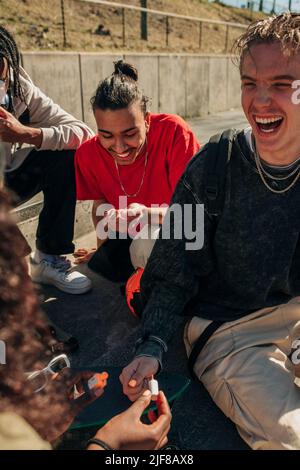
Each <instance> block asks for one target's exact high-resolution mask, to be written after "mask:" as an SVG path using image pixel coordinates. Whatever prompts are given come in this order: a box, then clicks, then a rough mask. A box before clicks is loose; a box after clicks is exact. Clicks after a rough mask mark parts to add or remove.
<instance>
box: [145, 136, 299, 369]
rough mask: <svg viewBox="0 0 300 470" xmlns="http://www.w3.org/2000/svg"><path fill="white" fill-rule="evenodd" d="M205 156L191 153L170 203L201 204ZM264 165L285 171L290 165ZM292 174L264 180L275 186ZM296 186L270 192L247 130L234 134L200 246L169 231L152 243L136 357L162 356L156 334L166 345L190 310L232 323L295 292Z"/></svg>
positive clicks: (281, 185) (275, 171)
mask: <svg viewBox="0 0 300 470" xmlns="http://www.w3.org/2000/svg"><path fill="white" fill-rule="evenodd" d="M206 156H207V150H206V148H205V147H204V149H203V150H202V151H201V152H200V153H199V154H198V155H196V156H195V157H194V158H193V159H192V161H191V162H190V164H189V165H188V167H187V169H186V171H185V173H184V175H183V176H182V178H181V179H180V181H179V183H178V185H177V187H176V190H175V193H174V195H173V198H172V201H171V205H172V204H180V205H181V206H183V205H184V204H193V205H195V204H202V203H203V197H202V194H203V173H204V171H203V170H204V161H205V158H206ZM297 164H299V162H298V163H297ZM265 168H266V170H267V171H268V172H269V173H270V174H272V175H275V176H278V175H279V176H283V177H284V176H286V175H287V174H288V173H290V171H291V168H288V169H284V168H283V169H278V168H273V167H269V166H265ZM294 177H295V175H294V176H292V177H290V178H288V179H285V180H282V181H276V182H275V181H272V180H271V179H269V178H267V181H268V183H269V184H270V185H271V186H272V187H274V188H275V189H280V188H284V187H286V186H287V185H288V184H289V183H290V182H291V181H292V180H293V178H294ZM299 189H300V179H299V180H298V181H297V183H296V184H295V185H294V186H293V187H292V188H291V189H290V190H289V191H287V192H285V193H283V194H274V193H273V192H271V191H270V190H269V189H268V188H267V187H266V186H265V185H264V184H263V182H262V180H261V178H260V176H259V174H258V171H257V168H256V165H255V161H254V157H253V153H252V151H251V150H250V147H249V145H248V143H247V142H246V138H245V134H244V132H242V133H240V134H239V136H238V141H237V142H236V143H235V144H234V146H233V151H232V157H231V160H230V162H229V164H228V167H227V176H226V184H225V200H224V208H223V212H222V215H221V216H220V218H219V220H218V223H217V224H216V223H215V222H214V220H213V218H212V217H211V216H210V215H208V214H207V212H205V223H204V246H203V248H202V249H199V250H197V251H187V250H186V242H187V240H185V238H183V239H181V240H178V239H174V237H173V238H172V237H171V239H170V240H164V239H159V240H157V242H156V244H155V247H154V249H153V252H152V255H151V257H150V259H149V261H148V264H147V267H146V270H145V273H144V275H143V278H142V293H143V297H144V299H145V300H146V307H145V309H144V313H143V338H141V341H140V344H139V346H138V348H137V351H136V354H137V355H141V354H146V355H152V356H155V357H157V358H158V359H159V360H160V361H161V357H162V352H163V348H162V343H161V344H160V343H159V341H157V340H156V338H159V339H160V340H162V341H163V342H164V343H166V344H167V343H168V341H169V340H170V339H171V338H172V335H173V333H174V331H175V329H176V328H177V327H178V326H179V325H180V323H182V321H183V320H184V318H185V317H186V316H188V315H193V316H194V315H197V316H199V317H203V318H207V319H211V320H222V321H232V320H234V319H236V318H239V317H241V316H243V315H247V314H248V313H250V312H253V311H255V310H258V309H260V308H264V307H269V306H273V305H277V304H281V303H285V302H288V301H289V300H290V299H291V298H292V297H294V296H297V295H300V243H299V229H300V191H299ZM171 235H172V227H171ZM149 335H150V337H152V339H149Z"/></svg>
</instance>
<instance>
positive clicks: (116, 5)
mask: <svg viewBox="0 0 300 470" xmlns="http://www.w3.org/2000/svg"><path fill="white" fill-rule="evenodd" d="M78 1H81V2H84V3H94V4H98V5H103V6H107V7H113V8H119V9H121V11H122V25H121V26H122V43H123V47H125V46H126V11H127V10H131V11H136V12H140V13H146V14H149V15H156V16H160V17H164V18H165V35H166V36H165V37H166V46H167V47H168V46H169V35H170V23H169V22H170V18H174V19H178V20H179V19H180V20H186V21H191V22H194V23H198V25H199V50H201V48H202V42H203V24H208V25H218V26H224V27H225V28H226V31H225V47H224V52H228V49H229V30H230V28H239V29H246V28H247V25H245V24H242V23H234V22H227V21H220V20H210V19H206V18H200V17H196V16H187V15H178V14H176V13H171V12H166V11H161V10H152V9H150V8H143V7H138V6H134V5H128V4H124V3H117V2H110V1H106V0H78ZM63 2H64V0H61V11H62V26H63V41H64V47H65V46H66V44H67V39H66V27H65V11H64V7H63Z"/></svg>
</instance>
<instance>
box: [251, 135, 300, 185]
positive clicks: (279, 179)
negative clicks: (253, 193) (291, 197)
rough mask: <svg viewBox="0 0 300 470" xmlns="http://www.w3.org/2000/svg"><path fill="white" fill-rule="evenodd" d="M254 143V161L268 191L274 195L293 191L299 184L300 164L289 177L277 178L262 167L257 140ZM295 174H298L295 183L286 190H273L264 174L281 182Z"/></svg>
mask: <svg viewBox="0 0 300 470" xmlns="http://www.w3.org/2000/svg"><path fill="white" fill-rule="evenodd" d="M252 142H253V149H254V159H255V163H256V167H257V170H258V173H259V176H260V178H261V180H262V182H263V183H264V185H265V186H266V187H267V188H268V190H269V191H271V192H272V193H275V194H283V193H286V192H287V191H288V190H289V189H291V188H292V187H293V186H294V185H295V184H296V183H297V181H298V179H299V177H300V164H299V165H298V166H297V167H296V168H294V169H293V171H291V173H289V174H288V175H287V176H284V177H276V176H273V175H270V174H269V173H268V172H267V171H266V170H265V169H264V168H263V166H262V163H261V160H260V156H259V154H258V151H257V148H256V143H255V140H254V139H252ZM297 172H298V173H297ZM295 173H297V174H296V176H295V178H294V179H293V181H292V182H291V183H290V184H289V185H288V186H287V187H286V188H284V189H273V188H271V186H270V185H269V184H268V183H267V181H266V178H265V176H264V174H265V175H266V176H268V177H269V178H270V179H272V180H277V181H281V180H286V179H288V178H290V177H291V176H293V175H294V174H295Z"/></svg>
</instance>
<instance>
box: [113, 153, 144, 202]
mask: <svg viewBox="0 0 300 470" xmlns="http://www.w3.org/2000/svg"><path fill="white" fill-rule="evenodd" d="M114 162H115V167H116V170H117V175H118V180H119V183H120V186H121V189H122V191H123V193H124V194H125V196H127V197H136V196H137V195H138V194H139V192H140V190H141V189H142V186H143V183H144V179H145V175H146V168H147V163H148V151H146V155H145V164H144V171H143V176H142V179H141V182H140V185H139V187H138V189H137V191H136V192H135V193H134V194H128V193H127V191H126V189H125V188H124V185H123V183H122V180H121V176H120V171H119V166H118V164H117V162H116V160H115V159H114Z"/></svg>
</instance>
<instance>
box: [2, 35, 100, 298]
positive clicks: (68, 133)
mask: <svg viewBox="0 0 300 470" xmlns="http://www.w3.org/2000/svg"><path fill="white" fill-rule="evenodd" d="M91 136H92V131H91V130H90V129H89V128H88V127H87V126H86V125H85V124H84V123H83V122H81V121H79V120H77V119H75V118H74V117H73V116H71V115H70V114H68V113H67V112H65V111H64V110H63V109H62V108H60V107H59V106H58V105H57V104H55V103H54V102H53V101H52V100H51V99H50V98H48V97H47V96H46V95H44V94H43V93H42V91H41V90H40V89H39V88H38V87H36V86H35V85H34V84H33V82H32V81H31V79H30V77H29V76H28V75H27V73H26V72H25V70H24V69H23V68H22V67H21V66H20V62H19V51H18V48H17V45H16V42H15V40H14V38H13V37H12V35H11V34H10V33H9V32H8V31H7V29H5V28H4V27H3V26H0V141H1V142H2V145H1V156H0V158H1V159H3V160H4V159H5V162H6V172H5V185H6V187H7V188H9V189H10V190H11V191H13V192H14V193H15V195H16V196H17V204H19V203H22V202H25V201H26V200H29V199H30V198H31V197H33V196H34V195H36V194H37V193H38V192H40V191H42V192H43V193H44V207H43V210H42V212H41V214H40V216H39V224H38V229H37V236H36V250H35V251H34V253H33V254H32V255H31V257H30V264H31V277H32V279H33V281H35V282H39V283H43V284H52V285H54V286H56V287H57V288H58V289H60V290H62V291H64V292H67V293H69V294H83V293H85V292H87V291H88V290H90V288H91V281H90V280H89V279H88V278H87V277H86V276H84V275H82V274H81V273H79V272H69V268H70V263H69V262H68V261H67V260H66V259H65V258H64V257H62V256H61V255H64V254H68V253H72V252H73V251H74V245H73V242H72V240H73V231H74V215H75V204H76V192H75V175H74V152H75V149H76V148H77V147H78V146H79V145H80V144H82V143H83V142H84V141H86V140H87V139H89V138H90V137H91Z"/></svg>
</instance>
